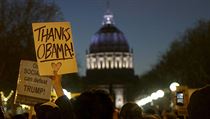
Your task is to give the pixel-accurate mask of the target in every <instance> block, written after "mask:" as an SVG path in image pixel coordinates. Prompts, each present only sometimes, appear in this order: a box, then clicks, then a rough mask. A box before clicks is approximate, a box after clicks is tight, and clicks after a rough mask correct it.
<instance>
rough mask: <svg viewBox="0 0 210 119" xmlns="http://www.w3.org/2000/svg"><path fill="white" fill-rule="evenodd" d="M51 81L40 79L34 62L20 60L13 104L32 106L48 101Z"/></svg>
mask: <svg viewBox="0 0 210 119" xmlns="http://www.w3.org/2000/svg"><path fill="white" fill-rule="evenodd" d="M50 96H51V79H50V78H48V77H41V76H40V75H39V73H38V65H37V63H36V62H34V61H27V60H21V62H20V69H19V76H18V81H17V89H16V96H15V103H16V104H17V103H21V104H27V105H34V104H37V103H43V102H47V101H49V100H50Z"/></svg>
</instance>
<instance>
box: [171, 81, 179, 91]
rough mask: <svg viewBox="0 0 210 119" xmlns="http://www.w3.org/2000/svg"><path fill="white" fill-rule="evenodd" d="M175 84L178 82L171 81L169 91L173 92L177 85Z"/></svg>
mask: <svg viewBox="0 0 210 119" xmlns="http://www.w3.org/2000/svg"><path fill="white" fill-rule="evenodd" d="M177 86H179V83H177V82H173V83H171V85H170V87H169V88H170V90H171V91H173V92H174V91H176V87H177Z"/></svg>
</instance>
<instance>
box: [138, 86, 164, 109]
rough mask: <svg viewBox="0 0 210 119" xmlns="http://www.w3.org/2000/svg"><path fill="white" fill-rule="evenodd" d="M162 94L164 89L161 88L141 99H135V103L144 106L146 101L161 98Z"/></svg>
mask: <svg viewBox="0 0 210 119" xmlns="http://www.w3.org/2000/svg"><path fill="white" fill-rule="evenodd" d="M163 96H164V91H163V90H158V91H156V92H154V93H152V94H151V96H148V97H146V98H143V99H141V100H137V101H136V103H137V104H138V105H139V106H144V105H145V104H147V103H150V102H152V100H157V99H158V98H162V97H163Z"/></svg>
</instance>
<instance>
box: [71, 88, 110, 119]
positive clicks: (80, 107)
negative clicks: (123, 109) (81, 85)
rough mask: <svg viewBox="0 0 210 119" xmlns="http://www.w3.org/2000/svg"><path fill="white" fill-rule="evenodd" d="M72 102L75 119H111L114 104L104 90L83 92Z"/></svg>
mask: <svg viewBox="0 0 210 119" xmlns="http://www.w3.org/2000/svg"><path fill="white" fill-rule="evenodd" d="M72 101H73V107H74V111H75V114H76V117H77V119H112V117H113V112H114V103H113V102H112V99H111V97H110V95H109V94H108V93H107V92H106V91H104V90H100V89H93V90H88V91H85V92H83V93H82V94H81V95H79V96H78V97H76V98H75V100H72Z"/></svg>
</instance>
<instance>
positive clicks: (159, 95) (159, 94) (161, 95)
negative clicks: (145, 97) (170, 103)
mask: <svg viewBox="0 0 210 119" xmlns="http://www.w3.org/2000/svg"><path fill="white" fill-rule="evenodd" d="M156 94H157V96H158V97H159V98H162V97H163V96H164V92H163V90H158V91H157V92H156Z"/></svg>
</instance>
